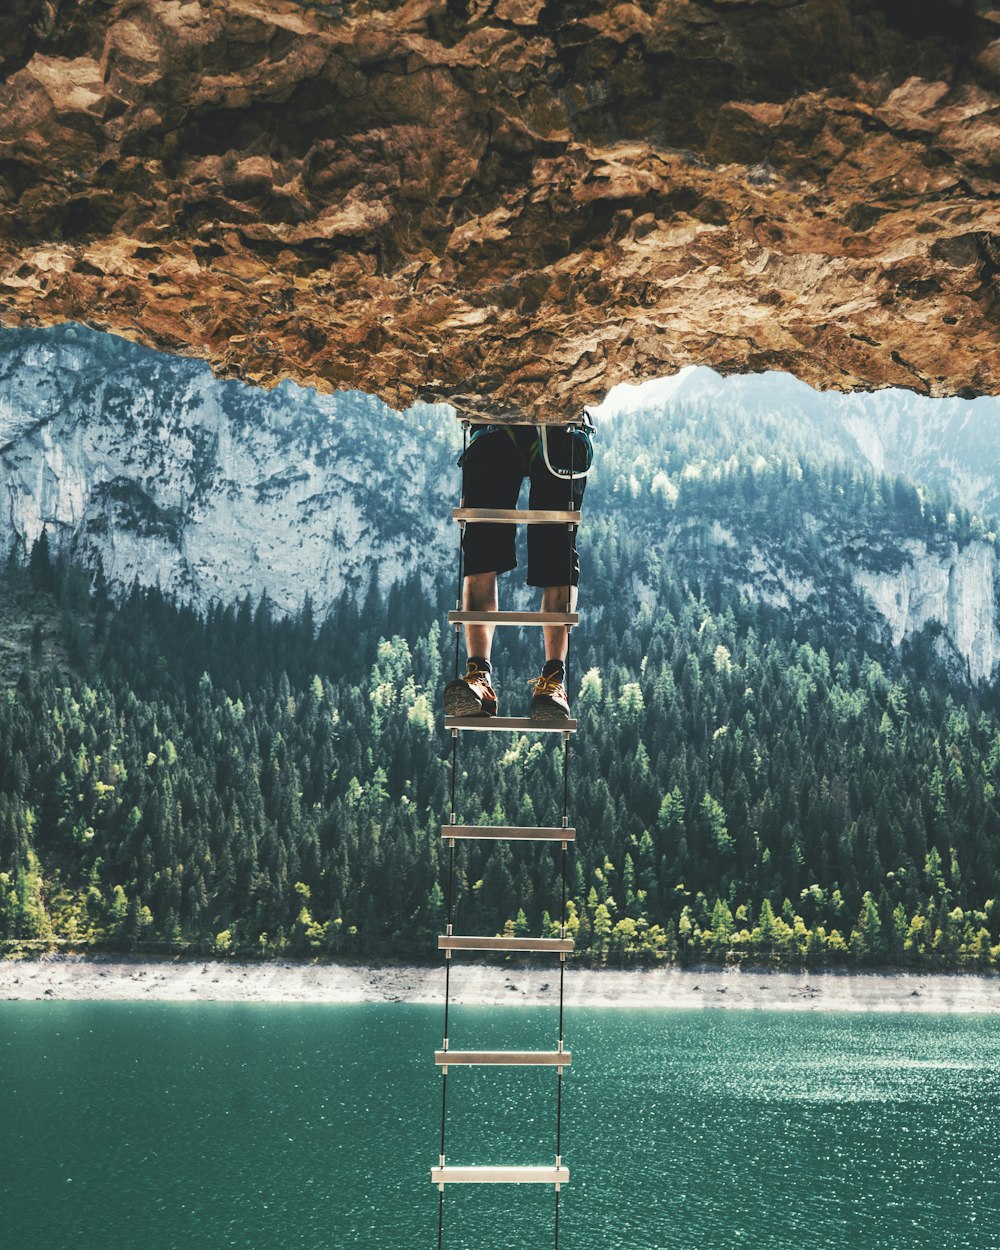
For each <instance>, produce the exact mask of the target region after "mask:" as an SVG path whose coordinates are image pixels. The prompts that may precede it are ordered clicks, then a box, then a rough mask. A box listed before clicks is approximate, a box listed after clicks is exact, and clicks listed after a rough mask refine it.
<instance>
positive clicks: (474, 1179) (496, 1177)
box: [431, 1166, 569, 1185]
mask: <svg viewBox="0 0 1000 1250" xmlns="http://www.w3.org/2000/svg"><path fill="white" fill-rule="evenodd" d="M431 1180H432V1181H433V1183H434V1184H435V1185H482V1184H487V1185H566V1184H568V1182H569V1168H567V1167H542V1168H504V1167H499V1168H497V1167H465V1168H463V1167H447V1166H446V1167H443V1168H441V1167H438V1168H431Z"/></svg>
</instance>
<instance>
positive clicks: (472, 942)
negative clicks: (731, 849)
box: [431, 414, 592, 1250]
mask: <svg viewBox="0 0 1000 1250" xmlns="http://www.w3.org/2000/svg"><path fill="white" fill-rule="evenodd" d="M588 417H589V414H588ZM471 424H472V419H471V418H465V417H463V418H462V426H463V450H462V457H463V459H464V457H465V454H466V452H467V451H468V449H469V446H470V445H471V443H470V439H469V427H470V425H471ZM582 427H583V421H582V419H581V421H580V422H579V423H574V425H573V426H572V427H571V430H570V432H571V442H570V466H569V469H568V471H557V470H555V469H553V468H552V466H551V464H550V462H549V459H548V444H547V437H546V431H545V427H544V426H542V427H541V430H540V432H539V438H538V446H539V447H540V448H541V451H542V455H543V457H544V458H545V463H546V467H547V468H548V469H549V470H550V472H552V473H553V474H554V475H555V476H556V477H559V478H560V479H565V480H566V481H567V482H568V486H569V502H568V506H567V509H566V510H565V511H564V512H555V511H538V510H535V511H531V510H528V511H519V510H517V509H498V508H466V507H465V506H464V505H465V500H464V498H463V499H462V501H461V506H460V507H458V508H455V509H453V510H452V518H453V519H454V520H455V521H457V522H458V523H459V544H458V593H457V597H456V607H455V611H454V612H449V614H448V622H449V624H453V625H454V626H455V678H456V680H457V679H458V675H459V673H458V669H459V642H460V634H461V629H462V626H463V625H464V624H472V623H480V624H492V625H494V626H497V625H542V626H545V625H549V626H551V625H562V626H564V627H565V628H566V630H567V633H569V631H570V630H571V629H572V627H573V626H574V625H576V624H577V623H578V622H579V616H578V614H577V613H576V612H571V611H570V610H569V608H570V603H571V602H572V600H571V595H572V591H571V590H570V587H571V585H572V580H573V578H572V573H573V543H572V541H571V542H570V543H569V544H568V546H569V568H568V570H567V576H566V586H567V603H566V611H565V612H469V611H463V610H462V582H463V554H462V541H461V534H462V530H463V529H464V527H465V525H466V524H470V523H471V524H475V523H476V522H483V521H489V522H494V523H496V522H501V523H503V522H506V523H511V524H517V523H522V524H527V525H532V524H549V525H551V524H565V525H566V527H567V529H568V531H569V535H570V538H571V539H572V536H573V534H574V533H575V531H576V529H577V528H578V526H579V522H580V513H579V511H577V510H575V508H574V485H575V482H576V480H577V479H578V478H580V477H584V476H586V473H589V471H590V454H592V453H591V450H590V440H589V435H588V437H587V438H586V450H587V453H588V455H587V458H586V465H585V466H581V469H577V468H576V466H575V460H576V455H577V446H578V440H577V434H576V430H577V429H579V428H582ZM488 428H491V429H498V428H500V429H502V428H505V427H502V426H500V427H498V426H492V427H488ZM481 432H485V429H481V430H477V431H476V432H475V433H474V434H473V436H472V441H474V440H475V438H476V437H478V436H479V434H480V433H481ZM512 437H513V435H512ZM582 445H583V444H582V442H581V446H582ZM581 459H583V457H582V456H581ZM459 463H461V461H459ZM564 668H565V677H564V681H565V684H566V688H567V689H568V688H569V650H568V648H567V655H566V661H565V665H564ZM445 728H446V729H448V730H450V732H451V815H450V823H449V824H447V825H442V827H441V837H442V838H443V839H444V840H445V841H446V842H447V844H448V881H447V890H446V914H447V918H446V928H445V932H444V934H442V935H441V936H440V937H439V938H438V949H439V950H442V951H444V957H445V982H444V1043H443V1046H442V1049H441V1050H439V1051H436V1052H435V1055H434V1059H435V1063H436V1064H437V1065H438V1066H439V1067H440V1068H441V1138H440V1150H439V1155H438V1166H437V1167H434V1168H431V1180H432V1181H433V1182H434V1184H436V1185H437V1187H438V1250H444V1191H445V1186H446V1185H448V1184H473V1183H509V1184H551V1185H552V1186H553V1187H554V1191H555V1250H559V1199H560V1192H561V1187H562V1186H563V1185H565V1184H567V1183H568V1181H569V1169H568V1168H567V1167H566V1166H565V1165H564V1164H563V1161H562V1104H563V1069H564V1068H567V1067H569V1066H570V1064H571V1062H572V1055H571V1053H570V1052H569V1051H568V1050H566V1049H565V1045H564V1036H563V1015H564V1012H563V1007H564V1001H565V975H566V956H567V955H568V954H570V953H571V952H572V950H573V940H572V938H570V937H568V936H567V925H566V882H567V873H568V853H569V844H570V843H571V842H574V843H575V841H576V830H575V829H574V828H572V827H571V826H570V823H569V739H570V735H571V734H572V733H574V732H575V730H576V721H574V720H571V719H569V720H557V721H533V720H530V719H522V718H518V717H498V716H488V717H487V716H446V717H445ZM463 730H472V731H477V730H478V731H494V732H501V733H503V732H507V733H511V732H520V733H533V732H534V733H545V732H557V733H560V734H562V740H563V758H562V791H563V793H562V820H561V823H560V824H559V825H558V826H555V827H530V828H528V827H518V826H509V825H508V826H496V825H492V826H490V825H459V824H458V823H457V821H458V814H457V806H456V790H457V776H458V735H459V733H460V732H461V731H463ZM462 839H485V840H491V841H496V840H507V841H534V842H557V843H559V844H560V847H561V873H560V877H561V887H560V911H559V936H558V937H557V938H551V937H549V938H525V937H514V936H512V937H474V936H464V935H461V936H460V935H457V934H455V932H454V927H453V926H454V919H455V843H456V842H457V841H460V840H462ZM462 950H472V951H505V952H509V953H513V952H523V953H544V954H556V955H558V956H559V1022H558V1030H557V1041H556V1049H555V1050H551V1051H463V1050H452V1049H451V1047H450V1035H449V1019H448V1016H449V1005H450V999H451V963H452V955H453V953H454V952H455V951H462ZM473 1064H477V1065H499V1064H503V1065H513V1066H524V1065H532V1066H548V1067H554V1068H555V1069H556V1124H555V1162H554V1165H544V1166H529V1167H524V1166H511V1167H506V1166H505V1167H482V1166H462V1165H460V1166H455V1165H449V1164H447V1163H446V1156H445V1136H446V1128H447V1099H448V1069H449V1068H450V1067H458V1066H466V1065H473Z"/></svg>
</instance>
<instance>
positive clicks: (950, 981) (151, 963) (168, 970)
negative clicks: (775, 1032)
mask: <svg viewBox="0 0 1000 1250" xmlns="http://www.w3.org/2000/svg"><path fill="white" fill-rule="evenodd" d="M558 993H559V969H558V965H556V966H555V967H552V968H551V969H549V968H545V969H543V968H537V967H531V968H512V967H509V966H494V967H484V966H483V965H480V964H468V963H459V962H458V961H457V960H456V962H455V966H454V968H453V970H452V977H451V994H452V1001H453V1002H459V1003H473V1004H474V1003H480V1004H485V1005H492V1004H496V1003H505V1004H507V1005H509V1006H512V1005H517V1004H540V1003H553V1002H555V1001H556V1000H557V997H558ZM443 994H444V972H443V969H442V968H441V967H437V968H426V967H406V966H397V965H387V966H384V967H363V966H362V967H353V966H348V965H343V964H299V963H289V962H279V963H239V962H233V961H229V960H226V961H224V962H214V961H211V960H209V961H201V960H196V961H191V960H176V961H168V960H145V959H138V958H125V957H110V956H67V955H49V956H42V957H41V958H40V959H32V960H27V959H23V960H18V959H5V960H0V1001H3V1000H7V1001H16V1000H35V999H41V1000H43V1001H46V1002H53V1001H67V1000H76V1001H90V1002H123V1001H124V1002H192V1003H205V1002H226V1003H242V1002H246V1003H387V1002H394V1003H440V1002H442V1001H443ZM566 1003H567V1005H568V1006H571V1007H625V1008H636V1007H641V1008H680V1009H684V1010H706V1009H709V1010H716V1009H720V1008H730V1009H731V1008H741V1009H743V1010H778V1011H860V1012H873V1011H900V1012H909V1013H913V1012H953V1013H961V1014H970V1015H983V1014H987V1015H1000V976H997V975H983V976H981V975H957V974H956V975H948V974H943V973H916V972H872V973H862V972H839V971H816V970H811V971H800V972H771V971H768V970H767V969H761V968H742V969H740V968H726V969H721V968H704V967H701V968H652V969H615V968H612V969H604V970H600V971H597V970H594V969H587V968H579V969H577V968H573V967H569V968H567V971H566Z"/></svg>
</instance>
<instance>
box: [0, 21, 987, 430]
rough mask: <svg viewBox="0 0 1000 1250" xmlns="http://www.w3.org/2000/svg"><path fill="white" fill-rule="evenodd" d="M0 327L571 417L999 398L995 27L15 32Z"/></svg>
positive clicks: (339, 26)
mask: <svg viewBox="0 0 1000 1250" xmlns="http://www.w3.org/2000/svg"><path fill="white" fill-rule="evenodd" d="M0 56H2V62H0V76H2V77H0V321H2V323H3V324H4V325H6V326H17V325H48V324H53V323H56V322H61V321H66V320H70V319H72V320H77V321H82V322H85V323H87V324H88V325H91V326H95V327H98V328H100V329H104V330H108V331H112V332H114V333H116V334H121V335H125V336H126V337H128V338H131V339H135V340H137V341H139V342H142V343H145V344H147V345H149V346H151V347H155V348H159V349H160V350H163V351H168V352H175V353H184V354H187V355H193V356H198V357H202V358H204V359H205V360H207V361H209V362H210V363H211V365H212V366H213V368H214V369H215V370H216V372H217V373H219V374H220V375H222V376H226V377H238V378H242V379H244V380H245V381H248V382H252V383H256V384H260V385H263V386H270V385H272V384H274V383H275V382H277V381H279V380H280V379H282V378H292V379H294V380H295V381H297V382H300V383H304V384H309V385H314V386H317V387H319V388H321V389H324V390H330V389H339V388H359V389H362V390H366V391H370V392H374V393H377V394H379V395H381V396H382V397H383V398H384V399H386V400H387V401H388V402H389V403H391V404H392V405H394V406H395V407H403V406H405V405H406V404H408V403H410V402H411V401H412V400H414V399H416V398H424V399H446V400H449V401H450V402H452V403H455V404H456V405H457V406H459V407H460V408H462V409H464V410H466V411H470V412H471V411H477V412H489V413H493V414H496V415H498V416H502V417H506V418H507V419H517V418H518V417H530V418H534V419H549V420H559V419H565V417H566V416H567V415H571V414H572V413H574V412H575V411H577V410H579V408H580V407H581V405H583V404H584V403H587V402H591V401H595V400H598V399H600V397H601V396H602V395H603V394H604V393H605V392H606V391H607V389H608V388H609V387H610V386H611V385H613V384H614V383H616V382H620V381H636V380H640V379H642V378H649V377H652V376H656V375H662V374H664V373H668V372H672V371H674V370H676V369H677V368H679V367H680V366H682V365H685V364H690V363H701V364H710V365H712V366H714V367H715V368H716V369H719V370H721V371H723V372H734V371H740V372H743V371H755V370H763V369H783V370H789V371H791V372H793V373H795V374H797V375H798V376H799V377H800V378H802V379H804V380H805V381H807V382H809V383H811V384H813V385H815V386H819V387H838V388H842V389H850V388H876V387H882V386H888V385H892V386H903V387H910V388H912V389H914V390H918V391H922V392H924V393H926V394H931V395H943V394H955V393H957V394H964V395H973V394H978V393H983V392H990V393H995V392H997V391H1000V350H998V338H1000V336H998V323H1000V298H998V292H997V285H996V280H997V272H998V269H1000V205H998V199H997V190H998V180H997V174H998V167H1000V113H998V93H1000V3H998V4H997V6H996V7H994V6H993V4H991V3H983V2H982V0H640V2H638V3H634V4H618V5H616V4H605V5H599V4H589V3H581V2H579V0H561V2H558V0H551V2H549V3H545V2H544V0H411V2H408V3H394V2H392V0H354V2H351V0H347V2H345V3H312V4H307V3H291V2H290V0H3V6H2V11H0Z"/></svg>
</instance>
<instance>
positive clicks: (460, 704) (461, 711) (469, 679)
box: [444, 660, 497, 716]
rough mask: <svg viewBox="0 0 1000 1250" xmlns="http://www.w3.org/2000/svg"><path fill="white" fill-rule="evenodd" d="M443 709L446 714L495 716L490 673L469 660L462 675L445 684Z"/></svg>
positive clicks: (495, 702) (495, 710)
mask: <svg viewBox="0 0 1000 1250" xmlns="http://www.w3.org/2000/svg"><path fill="white" fill-rule="evenodd" d="M444 711H445V715H446V716H496V714H497V697H496V694H495V693H494V690H493V687H492V686H491V685H490V675H489V673H487V672H485V671H484V670H483V669H481V668H480V667H479V665H478V664H477V663H476V661H475V660H469V662H468V665H467V666H466V673H465V676H464V677H458V678H456V679H455V680H454V681H450V682H448V684H447V686H445V688H444Z"/></svg>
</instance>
